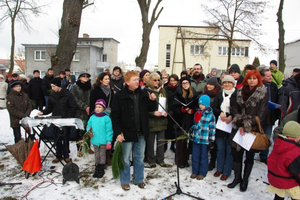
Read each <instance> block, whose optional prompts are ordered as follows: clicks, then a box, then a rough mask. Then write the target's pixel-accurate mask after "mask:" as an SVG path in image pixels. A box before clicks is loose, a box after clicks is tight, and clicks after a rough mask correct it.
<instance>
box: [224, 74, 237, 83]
mask: <svg viewBox="0 0 300 200" xmlns="http://www.w3.org/2000/svg"><path fill="white" fill-rule="evenodd" d="M226 81H227V82H231V83H233V85H235V80H234V78H233V76H231V75H225V76H224V78H223V79H222V84H223V83H224V82H226Z"/></svg>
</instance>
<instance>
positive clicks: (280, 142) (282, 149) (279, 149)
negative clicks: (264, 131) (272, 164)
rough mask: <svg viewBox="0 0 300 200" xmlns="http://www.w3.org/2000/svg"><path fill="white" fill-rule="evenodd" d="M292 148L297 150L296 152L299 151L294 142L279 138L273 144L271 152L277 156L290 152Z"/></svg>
mask: <svg viewBox="0 0 300 200" xmlns="http://www.w3.org/2000/svg"><path fill="white" fill-rule="evenodd" d="M293 148H299V149H298V151H300V146H298V145H297V144H296V143H295V142H294V141H292V140H288V139H286V138H283V137H280V136H279V137H278V138H277V139H276V141H275V143H274V147H273V151H275V152H276V153H278V154H283V153H286V152H288V151H291V150H292V149H293Z"/></svg>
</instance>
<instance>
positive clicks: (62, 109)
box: [42, 88, 76, 118]
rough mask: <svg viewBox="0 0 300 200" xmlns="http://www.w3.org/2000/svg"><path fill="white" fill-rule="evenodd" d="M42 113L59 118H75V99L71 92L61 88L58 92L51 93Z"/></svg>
mask: <svg viewBox="0 0 300 200" xmlns="http://www.w3.org/2000/svg"><path fill="white" fill-rule="evenodd" d="M42 113H43V114H44V115H47V114H50V113H52V116H61V117H62V118H72V117H75V113H76V102H75V99H74V97H73V95H72V94H71V92H70V91H69V90H67V89H65V88H62V89H61V91H60V92H51V94H50V96H49V99H48V106H47V107H46V109H45V110H43V111H42Z"/></svg>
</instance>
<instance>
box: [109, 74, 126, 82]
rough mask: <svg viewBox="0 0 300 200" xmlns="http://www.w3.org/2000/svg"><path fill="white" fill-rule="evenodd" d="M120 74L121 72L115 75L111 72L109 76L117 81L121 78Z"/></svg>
mask: <svg viewBox="0 0 300 200" xmlns="http://www.w3.org/2000/svg"><path fill="white" fill-rule="evenodd" d="M122 76H123V75H122V74H119V75H118V76H115V75H114V74H111V75H110V78H111V79H113V80H116V81H118V80H120V79H121V78H122Z"/></svg>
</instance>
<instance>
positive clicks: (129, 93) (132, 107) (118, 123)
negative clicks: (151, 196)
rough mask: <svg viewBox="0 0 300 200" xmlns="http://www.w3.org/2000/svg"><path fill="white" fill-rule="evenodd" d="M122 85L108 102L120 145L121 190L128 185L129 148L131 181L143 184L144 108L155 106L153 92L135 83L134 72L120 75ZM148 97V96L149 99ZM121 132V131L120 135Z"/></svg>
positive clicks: (139, 184) (135, 75) (147, 130)
mask: <svg viewBox="0 0 300 200" xmlns="http://www.w3.org/2000/svg"><path fill="white" fill-rule="evenodd" d="M124 79H125V83H126V86H125V88H124V89H123V90H121V91H120V92H118V93H116V94H115V97H114V100H113V103H112V112H111V119H112V123H113V130H114V136H115V137H116V138H117V140H118V141H119V142H122V146H123V163H124V166H125V168H124V170H123V171H121V173H120V181H121V186H122V189H123V190H129V189H130V186H129V183H130V156H131V151H132V150H133V167H134V170H133V173H134V175H133V177H134V178H133V183H134V184H136V185H138V187H140V188H144V187H145V184H144V161H143V160H144V153H145V145H146V142H145V139H147V137H148V135H149V117H148V112H149V111H154V110H155V109H156V102H155V101H154V100H155V98H156V97H155V95H154V94H153V93H152V94H148V93H147V92H146V91H145V90H142V89H141V88H140V87H139V76H138V75H137V73H136V72H133V71H130V72H127V73H126V74H125V76H124ZM149 99H150V100H149ZM121 133H123V135H121Z"/></svg>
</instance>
